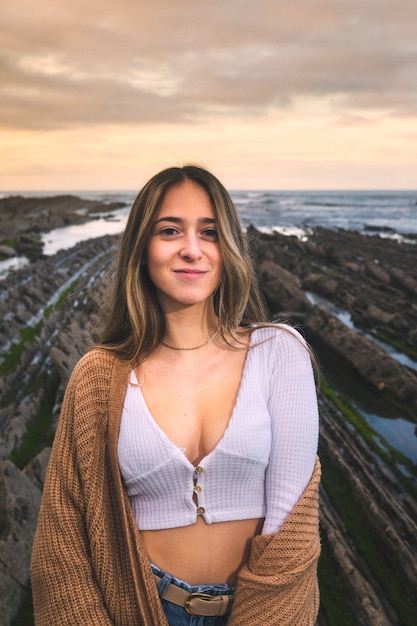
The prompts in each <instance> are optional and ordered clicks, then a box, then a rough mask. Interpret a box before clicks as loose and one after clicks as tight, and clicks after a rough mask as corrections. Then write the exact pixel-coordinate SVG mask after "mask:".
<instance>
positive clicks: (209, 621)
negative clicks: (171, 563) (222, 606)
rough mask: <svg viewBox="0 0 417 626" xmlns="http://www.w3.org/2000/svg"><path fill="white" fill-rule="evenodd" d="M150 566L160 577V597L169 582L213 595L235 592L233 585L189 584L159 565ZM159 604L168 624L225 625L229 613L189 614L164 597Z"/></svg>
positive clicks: (177, 625) (186, 588)
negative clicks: (213, 614)
mask: <svg viewBox="0 0 417 626" xmlns="http://www.w3.org/2000/svg"><path fill="white" fill-rule="evenodd" d="M151 568H152V571H153V573H154V574H156V575H157V576H159V577H160V578H161V579H162V580H161V582H160V583H159V585H158V593H159V597H160V598H161V596H163V594H164V592H165V589H166V587H167V585H168V584H169V583H171V584H172V585H175V586H176V587H180V588H181V589H185V590H186V591H188V592H189V593H195V592H196V591H198V592H200V593H209V594H211V595H213V596H221V595H229V594H233V593H234V592H235V587H229V585H189V584H188V583H186V582H184V581H183V580H179V578H175V576H171V574H168V573H167V572H164V571H163V570H161V569H159V567H157V566H156V565H154V564H153V563H151ZM161 604H162V608H163V609H164V612H165V615H166V618H167V620H168V624H169V626H226V624H227V620H228V617H229V615H217V616H215V617H211V616H208V617H207V616H202V615H190V614H189V613H187V611H186V610H185V608H184V607H182V606H179V605H177V604H174V603H173V602H169V601H168V600H164V598H162V599H161Z"/></svg>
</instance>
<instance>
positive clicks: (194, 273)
mask: <svg viewBox="0 0 417 626" xmlns="http://www.w3.org/2000/svg"><path fill="white" fill-rule="evenodd" d="M206 273H207V272H206V271H205V270H192V269H182V270H174V274H180V275H181V276H185V277H187V278H199V277H200V276H204V275H205V274H206Z"/></svg>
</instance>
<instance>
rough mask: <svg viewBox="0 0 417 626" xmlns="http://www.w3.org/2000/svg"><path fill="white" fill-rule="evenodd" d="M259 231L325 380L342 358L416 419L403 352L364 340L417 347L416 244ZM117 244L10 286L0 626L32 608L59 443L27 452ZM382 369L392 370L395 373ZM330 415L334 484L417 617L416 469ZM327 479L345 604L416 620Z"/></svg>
mask: <svg viewBox="0 0 417 626" xmlns="http://www.w3.org/2000/svg"><path fill="white" fill-rule="evenodd" d="M249 236H250V237H251V239H252V240H255V239H256V240H257V243H256V246H255V247H254V249H255V250H256V263H257V268H258V275H259V280H260V284H261V288H262V290H263V292H264V294H265V297H266V299H267V302H268V305H269V307H270V310H271V314H272V315H274V316H275V315H281V314H283V315H284V316H285V318H286V319H288V320H289V321H293V322H294V323H296V324H297V325H299V326H300V328H301V330H302V331H303V332H304V333H305V334H306V336H307V339H308V340H309V341H310V343H311V344H312V346H313V348H314V350H315V351H316V353H317V355H318V357H319V360H320V363H321V368H322V370H323V375H324V377H325V376H326V359H327V357H328V356H329V355H330V356H331V357H332V358H333V359H334V361H335V362H337V363H339V364H340V369H341V372H342V374H343V372H345V371H347V370H351V371H352V372H354V375H355V376H356V377H357V379H358V380H361V381H362V382H363V384H364V385H366V386H367V387H366V388H367V389H368V390H369V393H370V394H375V396H378V398H379V397H381V398H382V399H383V400H384V398H386V400H384V402H387V403H388V402H390V401H391V398H394V400H395V398H397V401H398V403H399V405H401V406H402V407H404V406H405V407H406V408H407V407H408V408H409V416H408V417H409V419H410V420H412V419H415V415H416V412H415V405H416V395H415V389H416V388H417V376H416V374H415V372H413V371H412V370H411V369H410V368H407V367H405V366H401V365H399V364H398V363H397V362H396V361H395V366H394V363H393V359H392V357H389V356H388V355H387V353H385V352H384V351H382V352H381V350H382V349H381V348H379V349H378V351H375V349H374V348H375V345H376V344H374V343H373V342H372V341H371V340H370V339H369V338H368V337H366V336H365V334H366V333H367V332H368V330H370V329H371V328H373V327H374V325H375V324H376V325H377V326H378V329H379V330H380V331H381V332H383V333H385V335H387V336H388V337H391V338H393V339H395V340H397V341H401V342H403V343H404V344H405V345H407V346H409V347H410V348H414V347H415V346H416V344H417V336H416V332H415V330H416V328H417V298H416V295H415V294H414V292H413V285H414V281H417V274H416V273H417V263H416V248H415V247H414V246H411V245H408V246H407V245H405V244H401V245H399V244H396V246H394V245H391V243H390V242H388V246H387V241H386V240H384V241H382V240H379V238H374V237H366V238H365V237H363V236H361V235H357V234H353V235H351V233H346V232H345V231H342V232H338V231H331V232H327V231H324V230H323V229H318V230H317V232H316V231H315V232H314V233H313V234H312V236H311V237H310V239H309V240H308V241H306V242H302V241H299V240H297V239H296V238H293V237H281V236H278V235H277V236H274V235H272V236H268V235H261V234H260V233H256V232H255V231H254V230H253V229H252V230H251V229H250V231H249ZM377 240H379V241H377ZM114 245H115V238H112V237H104V238H99V239H95V240H89V241H87V242H84V243H83V244H79V245H77V246H75V247H74V248H72V249H71V250H68V251H61V252H60V253H58V254H57V255H55V256H54V257H50V258H47V259H46V258H43V259H40V260H38V261H36V262H35V263H32V264H30V265H28V266H26V267H24V268H22V269H20V270H18V271H16V272H14V273H13V276H9V277H7V278H6V279H4V280H3V281H0V295H1V294H2V295H1V297H0V309H1V310H0V325H1V328H0V336H1V337H2V351H3V356H4V355H5V357H6V358H5V360H3V363H2V364H1V365H2V367H3V375H2V377H1V378H0V394H1V400H0V504H1V506H0V598H1V600H0V622H1V623H2V624H4V625H5V626H7V625H8V624H11V621H12V619H13V618H14V617H15V616H16V615H17V614H18V613H19V610H20V605H21V602H22V600H23V598H24V597H25V593H27V588H28V583H29V561H30V550H31V544H32V541H33V535H34V531H35V527H36V516H37V510H38V507H39V501H40V497H41V490H42V485H43V480H44V475H45V470H46V466H47V461H48V458H49V452H50V443H51V442H47V441H46V442H44V443H42V442H41V443H40V444H39V446H40V447H39V449H34V450H33V451H32V452H29V453H26V457H25V454H24V447H22V444H25V441H26V440H27V433H28V431H29V432H30V429H31V428H33V427H34V425H35V427H36V424H37V420H38V418H39V416H40V415H41V414H43V413H44V412H45V410H47V411H49V413H50V422H51V424H52V426H51V427H52V428H54V427H55V425H56V422H57V420H58V416H59V408H60V405H61V402H62V397H63V393H64V389H65V386H66V384H67V382H68V378H69V376H70V373H71V371H72V368H73V366H74V364H75V363H76V361H77V360H78V358H79V357H80V356H81V355H82V354H83V353H84V352H85V351H86V350H87V349H88V347H89V346H90V345H91V344H92V341H93V340H92V336H91V332H92V328H93V327H95V326H96V325H97V323H98V318H99V315H100V310H101V308H102V304H103V302H104V301H105V293H106V287H105V283H104V282H102V279H103V275H104V273H105V271H106V269H107V268H108V266H109V262H110V254H109V253H110V252H111V250H112V248H113V247H114ZM376 261H378V262H376ZM83 268H84V269H83ZM80 271H81V274H80ZM75 276H77V278H76V279H74V277H75ZM66 286H67V289H68V293H66V292H65V287H66ZM60 289H64V292H63V293H64V297H62V298H61V300H58V301H57V302H58V303H56V304H55V305H50V304H48V303H50V302H51V300H54V295H56V294H57V292H59V290H60ZM312 291H314V292H315V293H317V294H321V295H322V296H323V297H324V296H325V297H326V299H328V300H329V301H331V302H333V304H334V305H337V306H339V307H341V308H343V309H344V310H347V311H349V312H350V313H351V315H352V318H354V320H355V324H356V325H357V326H358V328H360V329H361V331H360V332H359V331H354V330H352V329H351V328H348V327H347V326H344V325H343V324H342V322H340V320H338V319H337V318H336V317H335V316H334V315H333V314H332V313H331V312H330V311H329V310H325V309H323V308H322V307H318V306H316V305H313V304H312V303H311V301H310V299H309V298H308V297H307V295H306V294H307V293H308V292H312ZM405 303H406V304H407V306H405ZM34 318H35V320H36V319H38V322H37V323H39V322H42V324H41V328H38V331H37V333H35V336H34V337H33V338H32V339H31V340H30V341H26V342H25V343H24V344H23V347H22V350H21V353H20V355H19V356H18V357H17V358H15V357H13V352H11V351H10V345H11V344H12V343H13V342H16V341H18V338H19V337H20V336H21V335H20V333H21V332H22V331H25V329H27V326H28V323H29V322H30V320H32V322H33V319H34ZM340 325H341V326H340ZM355 337H356V340H355ZM358 337H359V338H360V339H358ZM365 339H366V341H364V340H365ZM355 341H359V343H356V342H355ZM362 352H363V356H362V357H361V360H360V361H358V358H359V357H358V354H359V353H360V354H362ZM322 357H323V358H322ZM13 358H15V361H13ZM382 361H385V362H386V363H389V367H388V369H387V368H386V367H385V365H384V364H383V363H382ZM0 363H1V360H0ZM8 363H9V364H10V368H9V369H8V368H7V364H8ZM365 365H366V367H365ZM352 380H356V379H355V378H353V379H352ZM382 383H383V384H382ZM387 392H388V395H387ZM413 407H414V408H413ZM320 413H321V434H320V439H321V444H320V446H321V450H322V451H323V458H324V459H326V462H325V463H324V464H323V470H324V471H325V472H326V471H327V472H328V474H329V475H328V476H327V477H326V479H331V478H332V472H340V473H341V475H342V476H343V480H344V483H345V485H346V486H347V487H348V488H349V490H350V494H351V497H352V498H353V499H354V501H355V505H356V506H358V507H359V509H358V510H360V511H363V514H364V516H365V517H366V520H367V526H368V527H369V528H371V530H372V533H373V536H374V537H375V541H376V543H377V545H378V546H379V549H380V551H381V552H383V553H384V557H385V558H386V559H387V560H388V561H389V562H390V564H391V566H392V571H393V572H395V577H397V578H398V580H399V581H400V584H401V587H402V589H403V590H404V593H405V594H406V595H408V596H409V598H410V600H409V607H408V609H409V612H410V611H411V613H412V611H413V610H415V611H416V613H415V615H417V604H416V596H415V589H416V583H417V563H416V556H415V555H416V554H417V527H416V520H417V503H416V497H415V494H416V491H417V486H416V472H415V471H414V474H413V471H412V469H411V470H409V471H408V473H407V474H406V475H405V476H406V477H404V479H403V478H402V475H401V473H398V472H394V471H393V470H392V468H390V467H389V466H388V465H387V462H386V459H385V460H384V459H382V458H380V457H379V456H378V454H377V453H376V452H375V450H374V449H371V447H370V445H369V443H368V441H366V439H365V438H364V437H363V436H362V434H361V432H359V431H358V430H356V429H355V427H354V426H353V425H352V424H351V423H348V422H347V421H346V420H345V419H344V418H343V415H341V414H340V411H339V409H338V407H335V406H334V405H333V404H332V402H331V398H329V397H328V396H325V395H323V394H320ZM22 450H23V452H22ZM17 453H19V454H17ZM13 459H16V463H15V462H14V461H13ZM17 465H18V466H19V468H20V469H18V467H17ZM326 468H327V469H326ZM330 482H331V481H330ZM327 484H329V483H328V482H326V481H325V480H324V481H323V485H322V488H321V500H320V506H321V516H320V517H321V528H322V535H323V540H326V542H327V544H328V545H329V546H330V551H331V554H332V558H333V560H334V562H335V563H336V564H337V571H338V576H337V579H338V580H335V581H334V584H335V585H336V584H337V585H339V587H340V588H341V589H342V590H343V591H342V594H341V595H340V597H341V598H342V596H343V601H344V602H347V603H348V605H349V610H350V612H351V614H352V616H353V617H352V624H372V625H375V624H377V625H381V626H385V625H388V624H390V625H395V624H401V623H408V622H407V621H405V620H404V619H403V617H400V616H399V613H398V611H399V609H398V607H397V606H396V604H395V601H394V600H393V599H392V598H391V597H389V594H387V593H385V590H384V589H383V587H382V586H381V585H382V583H381V582H380V581H379V580H377V578H376V576H375V572H374V570H373V565H372V563H371V562H369V560H367V559H368V557H367V555H366V554H364V553H363V551H362V549H361V548H360V547H359V546H358V545H355V542H354V541H353V539H352V537H351V535H350V532H349V530H348V528H347V526H346V523H345V521H346V520H344V519H343V515H342V514H341V512H340V510H338V508H337V506H336V505H335V502H334V501H333V495H332V493H331V490H330V489H329V490H328V489H327V488H326V485H327ZM331 582H332V584H333V581H331ZM410 607H411V608H410ZM329 620H330V621H329ZM410 623H411V622H410ZM318 624H320V626H333V625H334V626H339V625H338V624H337V623H336V622H334V621H333V622H332V621H331V611H330V610H329V607H327V610H326V604H325V603H324V604H323V605H322V609H321V612H320V616H319V620H318Z"/></svg>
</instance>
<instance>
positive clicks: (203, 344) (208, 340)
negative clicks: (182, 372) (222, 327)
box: [161, 328, 219, 350]
mask: <svg viewBox="0 0 417 626" xmlns="http://www.w3.org/2000/svg"><path fill="white" fill-rule="evenodd" d="M218 332H219V328H217V329H216V330H215V331H214V333H213V334H212V336H211V337H209V338H208V339H207V341H205V342H204V343H202V344H201V345H200V346H193V347H192V348H176V347H175V346H169V345H168V344H167V343H165V342H164V341H161V344H162V345H163V346H165V348H169V349H170V350H200V348H204V346H207V344H209V343H210V342H211V341H213V339H214V338H215V337H216V336H217V334H218Z"/></svg>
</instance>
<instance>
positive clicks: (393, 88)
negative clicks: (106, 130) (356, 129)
mask: <svg viewBox="0 0 417 626" xmlns="http://www.w3.org/2000/svg"><path fill="white" fill-rule="evenodd" d="M1 23H2V26H1V28H2V32H1V33H0V50H1V53H0V101H1V104H0V125H1V126H2V127H3V128H16V129H30V128H32V129H56V128H61V127H68V126H71V125H74V126H80V125H81V126H82V125H94V124H105V123H108V124H125V123H126V124H131V123H136V124H146V123H150V122H153V123H160V122H169V123H175V122H178V123H184V122H186V123H190V124H193V123H201V122H204V121H205V120H208V119H213V118H216V116H224V115H228V116H236V115H238V116H244V115H246V114H248V113H249V114H251V115H268V113H269V112H270V111H271V110H281V109H282V110H288V109H291V107H294V106H295V102H296V101H297V100H298V99H300V98H306V97H310V98H311V97H317V98H323V97H324V98H327V99H328V100H329V101H331V102H332V103H333V105H332V106H334V110H335V113H337V115H339V116H340V118H341V117H342V116H345V117H346V119H347V118H349V117H350V118H351V119H353V118H357V119H359V118H361V117H362V112H363V111H365V112H366V111H367V110H381V111H384V112H386V113H388V114H389V115H392V116H395V115H411V116H415V115H416V113H417V95H416V94H417V72H416V71H415V67H416V61H417V45H416V39H415V24H416V23H417V3H416V2H415V0H366V2H364V1H363V0H294V1H293V2H292V3H290V2H282V1H281V2H280V1H279V0H228V1H227V2H224V0H212V1H211V2H202V1H201V0H193V1H192V2H191V0H175V2H172V0H141V2H137V0H119V2H117V3H115V2H114V1H113V0H101V1H99V0H90V1H89V2H85V1H81V0H39V1H38V2H37V3H36V4H35V5H34V4H33V3H32V2H29V0H19V2H15V0H4V1H3V6H2V21H1ZM362 119H366V115H365V117H362Z"/></svg>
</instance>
